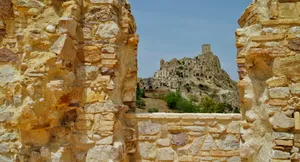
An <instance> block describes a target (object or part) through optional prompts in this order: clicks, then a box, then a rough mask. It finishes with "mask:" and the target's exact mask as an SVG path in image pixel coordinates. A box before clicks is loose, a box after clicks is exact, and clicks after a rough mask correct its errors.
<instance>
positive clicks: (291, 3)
mask: <svg viewBox="0 0 300 162" xmlns="http://www.w3.org/2000/svg"><path fill="white" fill-rule="evenodd" d="M299 15H300V1H299V0H255V1H254V2H253V3H252V4H251V5H250V6H249V7H248V8H247V9H246V11H245V12H244V14H243V15H242V17H241V18H240V20H239V24H240V26H241V27H242V28H241V29H238V30H237V31H236V36H237V38H236V46H237V48H238V54H237V63H238V67H239V78H240V80H239V83H238V84H239V89H240V100H241V112H242V115H243V123H242V127H241V141H242V145H241V157H242V158H243V159H245V160H247V161H250V162H266V161H272V162H279V161H280V162H281V161H284V162H291V161H299V158H300V156H299V148H300V145H299V142H300V134H299V124H300V123H299V122H300V121H299V120H300V119H299V117H300V116H299V110H300V109H299V94H300V93H299V91H300V86H299V85H300V83H299V81H300V78H299V76H300V18H299Z"/></svg>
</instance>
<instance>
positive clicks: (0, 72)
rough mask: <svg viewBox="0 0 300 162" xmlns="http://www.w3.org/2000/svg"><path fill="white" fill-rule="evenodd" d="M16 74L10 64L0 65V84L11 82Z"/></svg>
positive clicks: (15, 77)
mask: <svg viewBox="0 0 300 162" xmlns="http://www.w3.org/2000/svg"><path fill="white" fill-rule="evenodd" d="M17 77H18V76H17V75H16V71H15V68H14V67H13V66H12V65H8V64H7V65H1V66H0V85H4V84H6V83H9V82H13V81H14V80H15V79H18V78H17Z"/></svg>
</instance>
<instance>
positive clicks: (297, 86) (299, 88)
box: [290, 83, 300, 95]
mask: <svg viewBox="0 0 300 162" xmlns="http://www.w3.org/2000/svg"><path fill="white" fill-rule="evenodd" d="M290 89H291V92H292V94H296V95H299V94H300V83H292V85H290Z"/></svg>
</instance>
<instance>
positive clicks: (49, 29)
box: [46, 24, 56, 33]
mask: <svg viewBox="0 0 300 162" xmlns="http://www.w3.org/2000/svg"><path fill="white" fill-rule="evenodd" d="M46 31H47V32H49V33H54V32H55V31H56V28H55V26H53V25H51V24H49V25H48V26H47V27H46Z"/></svg>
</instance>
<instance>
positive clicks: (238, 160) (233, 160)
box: [227, 156, 241, 162]
mask: <svg viewBox="0 0 300 162" xmlns="http://www.w3.org/2000/svg"><path fill="white" fill-rule="evenodd" d="M227 162H241V158H240V157H237V156H235V157H231V158H229V159H228V160H227Z"/></svg>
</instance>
